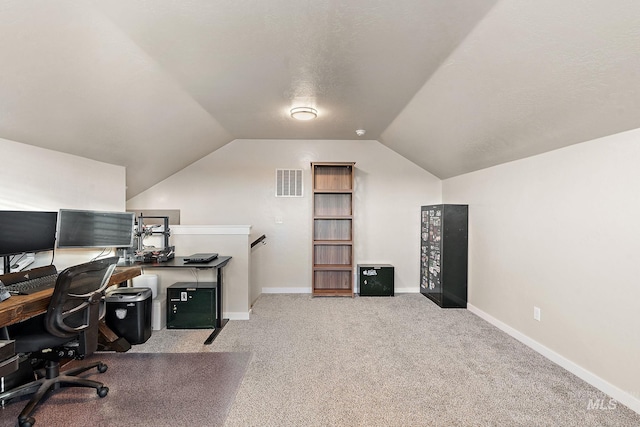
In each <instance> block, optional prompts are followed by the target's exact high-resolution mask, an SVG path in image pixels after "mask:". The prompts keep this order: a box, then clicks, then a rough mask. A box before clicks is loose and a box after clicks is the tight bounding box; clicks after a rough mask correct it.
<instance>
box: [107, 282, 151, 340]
mask: <svg viewBox="0 0 640 427" xmlns="http://www.w3.org/2000/svg"><path fill="white" fill-rule="evenodd" d="M151 298H152V293H151V289H149V288H117V289H114V290H112V291H110V292H108V293H107V296H106V305H107V310H106V311H107V312H106V314H105V322H106V324H107V326H108V327H109V328H110V329H111V330H112V331H113V332H115V333H116V334H117V335H118V336H121V337H123V338H124V339H126V340H127V341H128V342H129V344H142V343H144V342H146V341H147V340H148V339H149V338H150V337H151V306H152V302H151Z"/></svg>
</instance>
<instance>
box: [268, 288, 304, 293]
mask: <svg viewBox="0 0 640 427" xmlns="http://www.w3.org/2000/svg"><path fill="white" fill-rule="evenodd" d="M262 293H263V294H310V293H311V288H262Z"/></svg>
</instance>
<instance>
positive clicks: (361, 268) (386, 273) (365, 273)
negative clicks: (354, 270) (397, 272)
mask: <svg viewBox="0 0 640 427" xmlns="http://www.w3.org/2000/svg"><path fill="white" fill-rule="evenodd" d="M393 273H394V269H393V266H392V265H389V264H358V280H359V285H360V296H363V297H392V296H394V292H395V289H394V282H393Z"/></svg>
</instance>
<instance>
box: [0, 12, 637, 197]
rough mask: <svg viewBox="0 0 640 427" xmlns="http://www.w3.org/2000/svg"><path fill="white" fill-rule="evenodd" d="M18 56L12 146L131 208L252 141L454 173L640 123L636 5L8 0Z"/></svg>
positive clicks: (5, 26) (1, 18)
mask: <svg viewBox="0 0 640 427" xmlns="http://www.w3.org/2000/svg"><path fill="white" fill-rule="evenodd" d="M0 54H1V55H2V63H1V64H0V137H1V138H6V139H10V140H13V141H18V142H23V143H26V144H32V145H36V146H40V147H44V148H50V149H54V150H58V151H62V152H67V153H72V154H77V155H80V156H83V157H87V158H92V159H96V160H100V161H104V162H107V163H113V164H118V165H123V166H126V168H127V185H128V190H127V196H128V197H132V196H133V195H136V194H138V193H139V192H141V191H143V190H145V189H147V188H149V187H150V186H152V185H154V184H155V183H157V182H159V181H161V180H162V179H164V178H166V177H167V176H170V175H171V174H173V173H175V172H177V171H178V170H180V169H182V168H184V167H186V166H187V165H189V164H191V163H193V162H194V161H196V160H198V159H199V158H201V157H203V156H205V155H207V154H209V153H211V152H212V151H215V150H216V149H218V148H220V147H221V146H223V145H224V144H226V143H228V142H230V141H232V140H233V139H236V138H260V139H265V138H267V139H268V138H276V139H356V138H358V137H357V136H356V134H355V130H356V129H366V130H367V134H366V135H365V138H366V139H378V140H379V141H381V142H382V143H383V144H385V145H387V146H389V147H390V148H392V149H393V150H395V151H397V152H398V153H400V154H402V155H403V156H405V157H407V158H408V159H410V160H412V161H413V162H415V163H416V164H418V165H420V166H422V167H423V168H425V169H426V170H428V171H430V172H432V173H433V174H435V175H436V176H439V177H441V178H446V177H450V176H455V175H458V174H461V173H466V172H469V171H473V170H477V169H480V168H484V167H488V166H492V165H495V164H499V163H502V162H506V161H510V160H514V159H518V158H522V157H526V156H530V155H533V154H537V153H541V152H544V151H548V150H551V149H555V148H559V147H562V146H566V145H569V144H573V143H577V142H582V141H586V140H589V139H593V138H597V137H600V136H604V135H608V134H612V133H617V132H621V131H624V130H628V129H632V128H638V127H640V115H639V114H638V112H639V111H640V108H639V107H640V86H639V84H638V83H639V82H640V2H637V1H631V0H616V1H615V2H606V3H605V2H602V1H596V0H585V1H581V2H568V1H560V2H558V1H557V0H556V1H550V0H540V1H537V2H530V1H525V0H509V1H506V0H503V1H496V0H448V1H442V0H405V1H402V0H399V1H393V2H392V1H387V0H379V1H373V0H349V1H337V0H334V1H330V0H328V1H317V0H316V1H308V0H270V1H264V0H225V1H221V0H153V1H144V0H137V1H136V0H102V1H98V0H85V1H82V0H74V1H70V0H69V1H64V0H57V1H55V2H52V1H50V0H21V1H9V0H0ZM301 105H305V106H306V105H311V106H314V107H316V108H317V109H318V111H319V117H318V119H316V120H315V121H313V122H304V123H302V122H296V121H294V120H292V119H291V118H290V117H289V116H288V110H289V109H290V108H292V107H296V106H301Z"/></svg>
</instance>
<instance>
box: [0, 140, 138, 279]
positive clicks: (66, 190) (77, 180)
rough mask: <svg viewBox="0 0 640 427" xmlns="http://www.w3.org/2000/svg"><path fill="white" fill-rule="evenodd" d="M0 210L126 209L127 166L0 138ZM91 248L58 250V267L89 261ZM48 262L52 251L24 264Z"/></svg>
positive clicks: (91, 254)
mask: <svg viewBox="0 0 640 427" xmlns="http://www.w3.org/2000/svg"><path fill="white" fill-rule="evenodd" d="M0 156H1V157H2V159H3V161H2V167H0V182H2V191H1V192H0V209H4V210H42V211H57V210H59V209H61V208H67V209H94V210H104V211H123V210H124V209H125V198H126V196H125V190H126V184H125V168H124V167H122V166H115V165H110V164H107V163H102V162H97V161H94V160H90V159H85V158H83V157H78V156H72V155H70V154H65V153H60V152H57V151H51V150H46V149H43V148H38V147H34V146H31V145H26V144H21V143H18V142H14V141H9V140H6V139H2V138H0ZM95 255H97V252H96V251H95V250H92V251H77V250H73V251H71V250H56V253H55V261H54V264H55V265H56V267H58V270H60V269H61V268H65V267H68V266H70V265H73V264H77V263H78V262H86V261H89V260H90V259H91V258H93V257H94V256H95ZM50 262H51V252H43V253H41V254H39V255H37V256H36V262H35V263H34V264H32V265H31V266H29V267H28V268H33V267H37V266H40V265H46V264H49V263H50Z"/></svg>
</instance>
